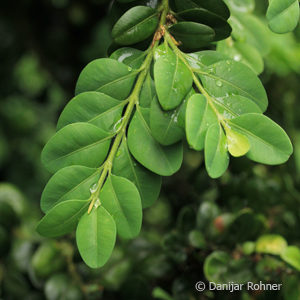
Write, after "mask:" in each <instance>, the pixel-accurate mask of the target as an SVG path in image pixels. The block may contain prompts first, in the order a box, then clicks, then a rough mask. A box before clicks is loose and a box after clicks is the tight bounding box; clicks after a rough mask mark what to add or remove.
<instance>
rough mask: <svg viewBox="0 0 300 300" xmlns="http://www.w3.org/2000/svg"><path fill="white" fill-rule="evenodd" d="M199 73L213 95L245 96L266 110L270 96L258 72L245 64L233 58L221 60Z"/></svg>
mask: <svg viewBox="0 0 300 300" xmlns="http://www.w3.org/2000/svg"><path fill="white" fill-rule="evenodd" d="M199 74H200V78H201V80H202V82H203V85H204V87H205V88H206V89H207V91H208V92H209V93H210V94H211V95H213V96H215V97H224V96H227V95H228V94H229V95H232V94H234V95H240V96H244V97H246V98H249V99H251V100H252V101H253V102H254V103H256V104H257V105H258V106H259V107H260V108H261V110H262V112H264V111H265V110H266V108H267V106H268V98H267V94H266V91H265V89H264V86H263V85H262V83H261V81H260V80H259V78H258V77H257V76H256V74H255V73H254V72H253V71H252V70H251V69H249V68H248V67H247V66H245V65H244V64H242V63H238V62H235V61H233V60H226V61H220V62H218V63H216V64H213V65H211V66H210V67H209V68H208V69H207V71H206V70H205V71H200V72H199Z"/></svg>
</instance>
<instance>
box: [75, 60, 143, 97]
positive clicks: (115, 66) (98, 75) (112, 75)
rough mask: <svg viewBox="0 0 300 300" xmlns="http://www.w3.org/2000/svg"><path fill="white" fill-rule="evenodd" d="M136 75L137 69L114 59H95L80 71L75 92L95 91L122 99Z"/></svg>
mask: <svg viewBox="0 0 300 300" xmlns="http://www.w3.org/2000/svg"><path fill="white" fill-rule="evenodd" d="M136 75H137V71H134V70H132V69H131V67H128V66H126V65H125V64H123V63H120V62H118V61H116V60H114V59H110V58H100V59H96V60H93V61H92V62H90V63H89V64H88V65H87V66H86V67H85V68H84V69H83V70H82V72H81V73H80V76H79V78H78V81H77V84H76V91H75V94H76V95H77V94H80V93H83V92H88V91H97V92H102V93H104V94H107V95H109V96H111V97H113V98H116V99H118V100H124V99H126V98H127V96H128V95H129V93H130V91H131V89H132V87H133V84H134V81H135V78H136Z"/></svg>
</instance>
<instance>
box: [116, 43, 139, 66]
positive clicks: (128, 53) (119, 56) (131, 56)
mask: <svg viewBox="0 0 300 300" xmlns="http://www.w3.org/2000/svg"><path fill="white" fill-rule="evenodd" d="M110 58H111V59H115V60H117V61H118V62H121V63H123V64H125V65H127V66H129V67H131V68H134V69H138V68H140V67H141V65H142V64H143V62H144V59H145V52H143V51H141V50H138V49H135V48H129V47H124V48H120V49H118V50H116V51H115V52H114V53H113V54H112V55H111V56H110Z"/></svg>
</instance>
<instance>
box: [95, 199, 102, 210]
mask: <svg viewBox="0 0 300 300" xmlns="http://www.w3.org/2000/svg"><path fill="white" fill-rule="evenodd" d="M100 205H101V202H100V199H99V198H97V200H96V201H95V204H94V207H95V208H97V207H99V206H100Z"/></svg>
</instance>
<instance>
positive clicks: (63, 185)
mask: <svg viewBox="0 0 300 300" xmlns="http://www.w3.org/2000/svg"><path fill="white" fill-rule="evenodd" d="M99 175H100V170H99V169H92V168H87V167H83V166H71V167H66V168H63V169H61V170H59V171H58V172H57V173H55V174H54V175H53V176H52V177H51V178H50V180H49V182H48V183H47V185H46V187H45V189H44V191H43V193H42V198H41V209H42V211H43V212H44V213H46V212H48V211H49V210H50V209H51V208H52V207H54V206H55V205H57V204H58V203H60V202H63V201H66V200H72V199H80V200H84V199H88V198H89V197H90V188H91V187H92V186H93V185H94V184H95V183H96V182H97V181H98V179H99Z"/></svg>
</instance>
